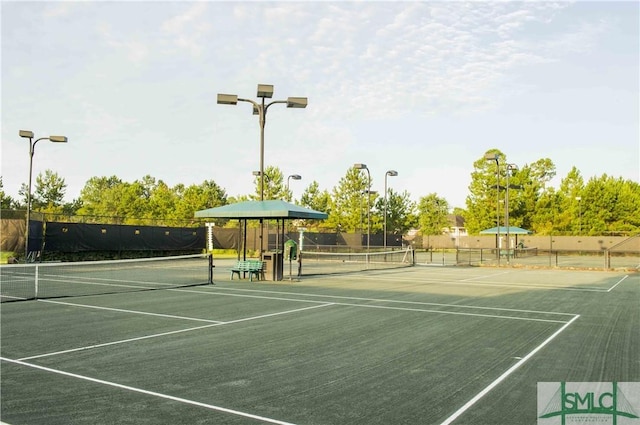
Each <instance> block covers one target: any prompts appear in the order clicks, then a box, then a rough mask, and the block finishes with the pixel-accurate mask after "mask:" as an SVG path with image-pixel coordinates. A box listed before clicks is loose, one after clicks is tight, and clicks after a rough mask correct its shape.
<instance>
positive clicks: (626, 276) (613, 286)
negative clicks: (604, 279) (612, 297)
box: [607, 274, 629, 292]
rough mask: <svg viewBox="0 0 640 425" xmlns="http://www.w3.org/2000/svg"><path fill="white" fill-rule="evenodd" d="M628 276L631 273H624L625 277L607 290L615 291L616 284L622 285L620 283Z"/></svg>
mask: <svg viewBox="0 0 640 425" xmlns="http://www.w3.org/2000/svg"><path fill="white" fill-rule="evenodd" d="M628 277H629V275H628V274H626V275H624V277H623V278H622V279H620V280H619V281H618V282H617V283H616V284H615V285H613V286H612V287H611V288H609V289H608V290H607V292H611V291H613V288H615V287H616V286H618V285H620V284H621V283H622V281H623V280H625V279H626V278H628Z"/></svg>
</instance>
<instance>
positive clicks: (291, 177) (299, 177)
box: [287, 174, 302, 192]
mask: <svg viewBox="0 0 640 425" xmlns="http://www.w3.org/2000/svg"><path fill="white" fill-rule="evenodd" d="M289 179H294V180H302V176H301V175H300V174H291V175H290V176H289V177H287V192H289Z"/></svg>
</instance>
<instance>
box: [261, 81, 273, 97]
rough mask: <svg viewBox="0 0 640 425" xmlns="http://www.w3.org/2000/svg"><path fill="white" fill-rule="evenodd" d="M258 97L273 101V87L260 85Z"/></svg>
mask: <svg viewBox="0 0 640 425" xmlns="http://www.w3.org/2000/svg"><path fill="white" fill-rule="evenodd" d="M258 97H264V98H267V99H271V98H272V97H273V85H271V84H258Z"/></svg>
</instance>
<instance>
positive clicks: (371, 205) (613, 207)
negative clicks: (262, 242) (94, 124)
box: [0, 149, 640, 235]
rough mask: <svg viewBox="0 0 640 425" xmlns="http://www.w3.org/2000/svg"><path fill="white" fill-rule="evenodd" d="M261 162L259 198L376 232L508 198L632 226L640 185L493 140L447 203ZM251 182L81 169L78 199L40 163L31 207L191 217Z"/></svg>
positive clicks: (593, 230) (522, 210) (534, 218)
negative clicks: (500, 146)
mask: <svg viewBox="0 0 640 425" xmlns="http://www.w3.org/2000/svg"><path fill="white" fill-rule="evenodd" d="M494 155H498V162H497V163H496V161H494V160H487V159H486V157H487V156H494ZM264 172H265V175H264V199H265V200H267V199H283V200H286V201H290V202H295V203H297V204H299V205H302V206H304V207H307V208H311V209H314V210H318V211H323V212H326V213H327V214H328V219H327V220H324V221H319V222H307V223H304V225H305V226H306V227H309V228H311V229H313V230H316V231H327V232H346V233H352V232H363V233H364V232H367V229H368V228H369V227H370V230H371V233H381V232H382V231H383V229H384V220H385V217H386V224H387V226H386V227H387V232H388V233H393V234H405V233H406V232H407V231H408V230H410V229H418V230H419V231H420V232H421V233H422V234H424V235H436V234H441V233H442V232H443V229H445V228H447V227H449V226H450V224H449V223H450V221H449V220H450V216H451V214H455V215H459V216H462V217H463V218H464V220H465V227H466V228H467V231H468V232H469V233H470V234H477V233H478V232H480V231H481V230H483V229H486V228H490V227H494V226H495V225H496V221H498V220H499V222H500V225H501V226H504V225H505V222H506V220H507V208H506V205H507V203H508V219H509V224H510V225H511V226H518V227H522V228H525V229H528V230H531V231H533V232H534V233H536V234H538V235H548V234H562V235H601V234H635V233H639V232H640V185H639V184H638V183H637V182H634V181H631V180H625V179H622V178H619V177H613V176H609V175H606V174H603V175H601V176H599V177H591V178H590V179H589V180H588V181H586V182H585V181H584V179H583V177H582V175H581V174H580V172H579V171H578V170H577V169H576V168H575V167H574V168H572V169H571V170H570V171H569V173H568V174H567V175H566V176H565V177H564V178H562V179H561V181H560V186H559V187H558V188H557V189H556V188H554V187H552V186H550V184H549V183H550V181H551V180H552V179H553V178H554V177H555V176H556V168H555V165H554V163H553V161H552V160H551V159H549V158H542V159H538V160H536V161H534V162H532V163H530V164H524V165H521V166H518V167H516V166H515V165H514V164H510V163H509V161H508V158H507V157H506V155H505V154H504V153H502V152H500V151H499V150H497V149H492V150H489V151H487V152H486V153H485V154H484V155H483V156H481V157H480V158H479V159H478V160H477V161H475V162H474V164H473V171H472V173H471V183H470V185H469V188H468V189H469V194H468V196H467V198H466V208H462V209H461V208H456V209H455V210H454V211H451V207H450V205H449V203H448V202H447V200H446V199H445V198H444V197H441V196H439V195H438V194H437V193H430V194H427V195H424V196H421V197H420V198H419V199H418V201H417V202H414V201H412V200H411V196H410V194H409V193H407V192H406V191H404V192H402V193H398V192H397V191H395V190H393V189H388V191H387V194H386V195H387V196H386V197H385V196H384V195H385V194H384V193H376V192H373V191H371V192H369V191H368V187H369V182H368V179H367V176H366V175H365V173H363V172H361V170H357V169H355V168H352V167H349V168H347V170H346V172H345V175H344V176H343V177H342V178H341V179H340V181H339V182H338V183H337V184H336V186H334V187H333V188H332V189H331V191H329V190H327V189H322V188H320V185H319V184H318V182H317V181H312V182H311V183H310V184H309V185H308V186H307V187H306V189H305V190H304V192H303V193H302V195H301V197H300V199H299V200H293V199H292V197H293V196H292V192H291V190H290V189H289V187H288V181H286V180H285V178H284V175H283V173H282V172H281V170H280V169H279V168H278V167H274V166H269V167H266V169H265V171H264ZM254 186H255V191H254V193H251V194H247V195H242V196H238V197H235V198H234V197H230V196H228V195H227V193H226V191H225V190H224V189H223V188H222V187H220V186H219V185H218V184H216V182H215V181H213V180H206V181H204V182H202V183H201V184H198V185H196V184H193V185H190V186H185V185H183V184H178V185H176V186H174V187H169V186H168V185H167V184H166V183H165V182H163V181H162V180H159V179H156V178H155V177H152V176H148V175H147V176H144V177H142V178H141V179H139V180H135V181H133V182H126V181H122V180H121V179H120V178H118V177H117V176H111V177H91V178H90V179H89V180H88V181H87V183H86V184H85V186H84V188H83V189H82V190H81V192H80V196H79V198H78V199H74V200H73V201H72V202H65V201H64V195H65V192H66V183H65V181H64V178H62V177H61V176H59V175H58V174H57V173H55V172H53V171H51V170H46V171H45V172H44V174H39V175H38V176H37V177H36V179H35V185H34V190H33V193H32V211H39V212H43V213H48V214H64V215H81V216H91V217H94V218H95V217H98V218H99V217H105V218H107V217H109V218H110V217H118V218H120V222H122V223H136V222H138V221H140V220H145V219H153V220H155V221H156V222H162V221H171V220H191V221H193V220H194V219H193V216H194V212H195V211H198V210H202V209H206V208H213V207H217V206H222V205H226V204H229V203H234V202H239V201H244V200H250V199H253V200H257V199H260V177H259V176H256V177H255V180H254ZM26 194H27V187H26V185H25V184H23V185H22V188H21V190H20V191H19V196H20V198H19V199H13V198H11V197H9V196H7V195H6V194H5V193H4V190H3V189H2V179H1V177H0V201H1V204H2V208H3V209H7V208H9V209H25V208H26V203H27V196H26ZM507 198H508V200H507ZM385 201H386V202H385ZM385 207H386V208H385ZM385 212H386V214H385ZM97 220H98V221H99V219H97ZM222 224H224V223H222ZM230 225H236V224H235V223H233V222H231V223H230Z"/></svg>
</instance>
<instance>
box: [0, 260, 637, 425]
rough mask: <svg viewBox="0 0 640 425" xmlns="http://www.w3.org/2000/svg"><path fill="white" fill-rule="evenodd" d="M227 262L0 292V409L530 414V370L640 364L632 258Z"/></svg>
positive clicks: (628, 373) (193, 416)
mask: <svg viewBox="0 0 640 425" xmlns="http://www.w3.org/2000/svg"><path fill="white" fill-rule="evenodd" d="M232 264H233V261H217V262H216V269H215V274H214V281H215V283H216V284H215V285H204V286H194V287H189V288H176V289H164V290H155V291H136V292H130V293H118V294H108V295H99V296H97V295H87V296H77V297H70V298H52V299H43V300H37V301H35V300H32V301H23V302H9V303H3V304H1V305H0V308H1V317H0V318H1V320H2V322H1V326H2V329H1V330H2V334H1V337H2V340H1V342H2V347H1V352H2V362H1V373H2V383H1V385H2V387H1V390H2V400H1V402H2V403H1V410H0V413H1V417H0V419H1V420H2V421H3V422H6V423H9V424H12V425H17V424H116V423H117V424H263V423H267V424H268V423H272V424H299V425H303V424H326V425H332V424H448V423H452V424H473V425H478V424H492V425H499V424H505V425H506V424H509V425H513V424H535V423H536V415H537V406H536V402H537V400H536V386H537V383H538V382H544V381H547V382H549V381H550V382H557V381H572V382H576V381H640V360H639V359H640V357H639V356H638V352H639V351H640V332H638V329H639V326H640V307H639V306H640V279H639V276H640V275H638V274H629V275H628V274H624V273H617V272H594V271H558V270H525V269H493V268H462V267H458V268H448V267H424V266H422V267H421V266H416V267H410V268H400V269H384V270H371V271H367V272H357V273H354V272H351V273H344V274H340V273H337V274H327V275H322V274H317V275H313V276H303V277H302V279H301V280H300V281H296V280H293V281H288V280H284V281H282V282H264V281H260V282H256V281H254V282H249V281H248V280H241V281H238V280H237V278H236V279H235V280H234V281H230V280H229V277H230V271H229V270H230V267H231V266H232ZM294 274H295V269H294ZM288 277H289V275H288V264H287V263H285V279H288ZM76 279H77V278H76ZM131 280H133V279H131ZM128 284H132V283H131V282H129V283H128Z"/></svg>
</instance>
